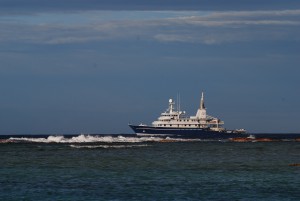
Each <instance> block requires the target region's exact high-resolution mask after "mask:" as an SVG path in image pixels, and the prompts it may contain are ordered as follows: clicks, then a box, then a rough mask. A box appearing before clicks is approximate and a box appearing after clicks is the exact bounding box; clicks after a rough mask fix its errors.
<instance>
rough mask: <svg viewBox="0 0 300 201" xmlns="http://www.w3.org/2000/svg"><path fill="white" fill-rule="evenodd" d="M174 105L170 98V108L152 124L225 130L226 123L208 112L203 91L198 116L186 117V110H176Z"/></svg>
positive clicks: (154, 125)
mask: <svg viewBox="0 0 300 201" xmlns="http://www.w3.org/2000/svg"><path fill="white" fill-rule="evenodd" d="M174 106H175V102H174V101H173V100H172V99H170V100H169V107H168V109H167V110H166V111H165V112H163V113H161V116H160V117H159V118H158V119H157V120H156V121H154V122H152V126H153V127H167V128H207V129H210V130H212V131H219V132H222V131H224V130H225V129H224V128H223V127H222V126H223V124H224V122H223V121H221V120H220V119H218V118H215V117H212V116H209V115H207V114H206V108H205V106H204V94H203V92H202V96H201V101H200V107H199V108H198V110H197V113H196V116H190V117H186V116H185V112H184V111H180V109H178V110H175V109H174Z"/></svg>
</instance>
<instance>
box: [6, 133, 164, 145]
mask: <svg viewBox="0 0 300 201" xmlns="http://www.w3.org/2000/svg"><path fill="white" fill-rule="evenodd" d="M9 139H10V140H12V141H18V142H38V143H92V142H106V143H114V142H126V143H138V142H159V141H161V140H163V138H159V137H141V138H138V137H124V136H117V137H113V136H97V135H96V136H91V135H79V136H76V137H72V138H65V137H64V136H52V135H51V136H49V137H48V138H26V137H21V138H15V137H11V138H9Z"/></svg>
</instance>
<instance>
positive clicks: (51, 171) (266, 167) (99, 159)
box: [0, 138, 300, 200]
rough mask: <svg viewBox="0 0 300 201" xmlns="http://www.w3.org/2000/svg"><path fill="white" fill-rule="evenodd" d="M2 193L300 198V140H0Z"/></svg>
mask: <svg viewBox="0 0 300 201" xmlns="http://www.w3.org/2000/svg"><path fill="white" fill-rule="evenodd" d="M0 153H1V155H0V164H1V165H0V175H1V177H0V200H299V199H300V167H294V166H289V164H295V163H300V157H299V156H300V143H299V142H256V143H253V142H249V143H237V142H225V141H223V142H221V141H192V142H169V143H161V142H159V141H156V140H146V139H145V140H143V141H138V140H137V141H136V142H134V140H132V139H130V140H128V141H126V139H123V138H122V140H120V142H116V141H111V142H108V141H105V140H102V141H100V140H99V141H97V142H77V143H75V142H62V141H58V142H52V143H49V142H41V140H39V141H38V142H32V141H29V140H24V141H18V142H10V143H3V144H0Z"/></svg>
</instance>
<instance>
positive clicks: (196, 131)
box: [129, 125, 249, 139]
mask: <svg viewBox="0 0 300 201" xmlns="http://www.w3.org/2000/svg"><path fill="white" fill-rule="evenodd" d="M129 126H130V128H131V129H132V130H133V131H134V132H135V133H136V134H137V135H145V136H171V137H177V138H199V139H228V138H236V137H248V136H249V135H248V134H241V133H227V132H216V131H211V130H209V129H204V128H165V127H152V126H134V125H129Z"/></svg>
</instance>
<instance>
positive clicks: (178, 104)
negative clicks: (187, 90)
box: [178, 93, 180, 112]
mask: <svg viewBox="0 0 300 201" xmlns="http://www.w3.org/2000/svg"><path fill="white" fill-rule="evenodd" d="M178 105H179V110H178V111H179V112H180V93H179V102H178Z"/></svg>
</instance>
